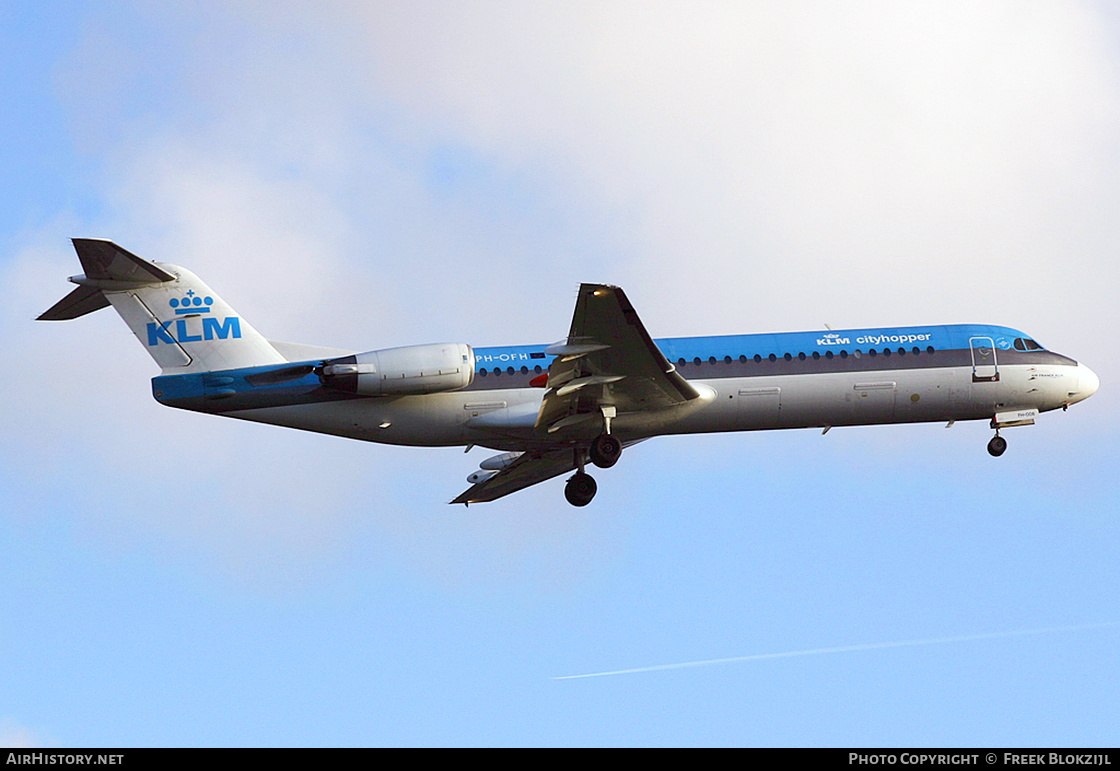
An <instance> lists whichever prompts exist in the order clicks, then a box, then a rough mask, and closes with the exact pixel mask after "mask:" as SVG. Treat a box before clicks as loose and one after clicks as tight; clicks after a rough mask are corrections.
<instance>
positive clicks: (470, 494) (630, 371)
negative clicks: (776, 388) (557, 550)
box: [452, 284, 710, 503]
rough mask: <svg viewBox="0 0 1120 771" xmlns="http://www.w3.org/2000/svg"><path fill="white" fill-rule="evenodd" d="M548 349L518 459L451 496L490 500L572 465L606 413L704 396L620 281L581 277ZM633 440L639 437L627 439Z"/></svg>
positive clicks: (656, 408) (658, 407) (655, 408)
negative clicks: (560, 333)
mask: <svg viewBox="0 0 1120 771" xmlns="http://www.w3.org/2000/svg"><path fill="white" fill-rule="evenodd" d="M545 353H546V354H549V355H552V356H554V357H555V358H554V359H553V361H552V364H551V365H550V366H549V368H548V379H547V383H546V387H547V389H548V390H547V391H545V394H544V397H543V399H542V401H541V407H540V411H539V412H538V413H537V419H536V423H535V426H534V427H535V433H536V437H535V438H534V439H533V440H531V441H529V442H527V443H526V444H527V446H526V448H525V452H524V454H522V455H521V456H520V457H519V458H517V460H515V461H513V462H512V463H510V464H509V465H508V466H505V467H504V468H502V469H501V470H499V471H498V472H497V473H496V474H494V475H493V476H491V477H489V478H487V479H484V480H483V481H481V482H477V483H475V485H474V486H473V487H471V488H470V489H468V490H467V491H465V492H464V493H463V494H462V495H460V496H459V497H458V498H456V499H455V500H453V501H452V503H478V502H482V501H492V500H495V499H497V498H501V497H502V496H504V495H509V494H510V493H514V492H517V491H518V490H522V489H524V488H526V487H529V486H531V485H535V484H537V483H538V482H543V481H545V480H546V479H551V478H553V477H555V476H559V475H560V474H563V473H565V472H568V471H571V470H572V469H574V468H576V465H577V455H578V454H581V453H582V454H583V456H582V458H580V459H581V460H582V459H583V458H586V453H587V450H588V444H589V443H590V440H591V439H594V438H595V437H596V436H598V435H599V434H601V433H603V431H604V429H605V427H606V421H607V420H608V419H610V420H613V419H615V418H617V417H620V416H625V415H626V414H627V413H631V414H633V413H641V414H649V413H657V412H660V411H662V410H672V409H673V408H678V407H681V406H682V405H685V404H687V403H689V402H693V401H694V400H698V399H699V400H701V402H704V401H706V399H705V398H704V395H703V394H701V393H700V392H699V391H697V389H696V388H695V387H694V386H693V385H692V384H691V383H689V382H688V381H687V380H685V379H684V378H683V377H681V375H680V374H679V373H678V372H677V371H676V368H675V367H674V366H673V365H672V364H671V363H670V362H669V361H668V359H666V358H665V355H664V354H663V353H662V352H661V349H659V348H658V347H657V346H656V345H655V344H654V342H653V339H652V338H651V337H650V336H649V333H648V332H646V329H645V327H644V326H643V325H642V322H641V320H640V319H639V318H638V314H637V313H636V312H635V311H634V306H632V305H631V304H630V301H629V300H627V299H626V293H625V292H623V291H622V289H621V288H619V287H617V286H610V285H608V284H581V285H580V288H579V297H578V299H577V300H576V308H575V313H574V314H573V316H572V326H571V329H570V330H569V332H568V337H567V339H565V340H562V341H560V342H559V343H556V344H555V345H551V346H549V347H548V348H546V349H545ZM708 398H710V397H708ZM697 403H699V402H697ZM635 441H641V438H640V437H639V438H637V439H635V438H630V439H629V440H628V441H626V442H625V444H633V443H634V442H635Z"/></svg>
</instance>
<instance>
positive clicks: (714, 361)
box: [708, 356, 716, 364]
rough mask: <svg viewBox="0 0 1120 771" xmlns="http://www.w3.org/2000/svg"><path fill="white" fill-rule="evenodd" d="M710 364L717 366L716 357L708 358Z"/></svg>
mask: <svg viewBox="0 0 1120 771" xmlns="http://www.w3.org/2000/svg"><path fill="white" fill-rule="evenodd" d="M708 363H709V364H715V363H716V357H715V356H709V357H708Z"/></svg>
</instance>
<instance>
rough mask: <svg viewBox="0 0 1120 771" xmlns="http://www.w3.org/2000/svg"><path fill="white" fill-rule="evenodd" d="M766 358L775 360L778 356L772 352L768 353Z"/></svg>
mask: <svg viewBox="0 0 1120 771" xmlns="http://www.w3.org/2000/svg"><path fill="white" fill-rule="evenodd" d="M766 358H768V359H770V361H777V360H778V357H777V356H775V355H774V354H770V355H769V356H767V357H766Z"/></svg>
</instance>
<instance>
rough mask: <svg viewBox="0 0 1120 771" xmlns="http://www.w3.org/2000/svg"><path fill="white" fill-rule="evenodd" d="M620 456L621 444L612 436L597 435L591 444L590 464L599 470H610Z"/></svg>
mask: <svg viewBox="0 0 1120 771" xmlns="http://www.w3.org/2000/svg"><path fill="white" fill-rule="evenodd" d="M621 455H622V442H620V441H618V439H616V438H615V437H614V436H613V435H612V434H599V435H598V436H597V437H595V441H593V442H592V443H591V462H592V463H594V464H595V465H596V466H598V467H599V468H610V467H611V466H613V465H614V464H616V463H618V459H619V457H620V456H621Z"/></svg>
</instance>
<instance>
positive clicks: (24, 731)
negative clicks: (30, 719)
mask: <svg viewBox="0 0 1120 771" xmlns="http://www.w3.org/2000/svg"><path fill="white" fill-rule="evenodd" d="M55 746H57V744H56V743H55V742H53V741H49V740H47V739H45V738H44V737H43V736H42V735H41V733H40V732H38V731H33V730H32V729H30V728H28V727H27V726H25V725H21V724H19V723H17V722H16V721H14V720H12V719H11V718H0V747H6V748H9V749H30V748H33V747H55Z"/></svg>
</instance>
